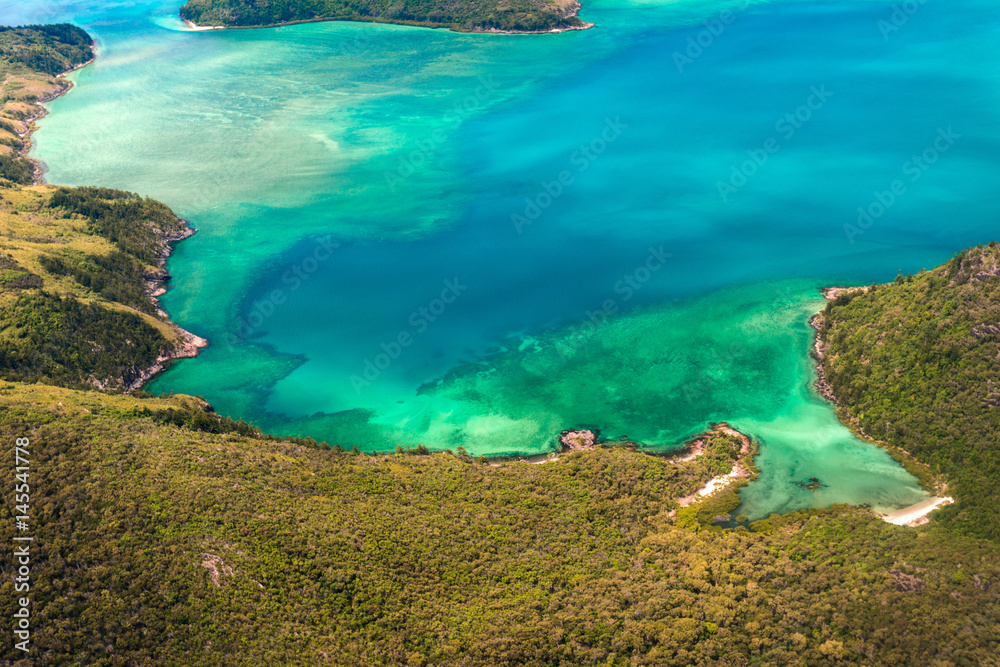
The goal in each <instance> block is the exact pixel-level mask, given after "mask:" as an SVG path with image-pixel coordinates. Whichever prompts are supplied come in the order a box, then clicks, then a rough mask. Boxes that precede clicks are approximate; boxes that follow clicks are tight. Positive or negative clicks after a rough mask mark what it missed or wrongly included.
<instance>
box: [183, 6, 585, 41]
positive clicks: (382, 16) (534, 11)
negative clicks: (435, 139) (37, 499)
mask: <svg viewBox="0 0 1000 667" xmlns="http://www.w3.org/2000/svg"><path fill="white" fill-rule="evenodd" d="M579 11H580V3H579V2H578V0H505V1H502V2H501V1H500V0H473V1H471V2H459V3H456V2H442V1H441V0H407V1H406V2H401V3H400V2H389V0H375V1H374V2H361V1H359V0H263V1H257V0H254V1H251V0H188V2H187V4H185V5H184V6H183V7H181V18H183V19H184V20H185V21H187V22H188V23H189V24H190V25H191V26H193V27H227V28H259V27H267V26H277V25H288V24H291V23H305V22H310V21H369V22H376V23H399V24H403V25H414V26H423V27H429V28H449V29H451V30H455V31H460V32H493V33H528V34H541V33H558V32H565V31H568V30H585V29H587V28H591V27H593V25H594V24H593V23H586V22H584V21H581V20H580V18H579V17H578V16H577V14H578V12H579Z"/></svg>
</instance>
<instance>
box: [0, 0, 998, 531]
mask: <svg viewBox="0 0 1000 667" xmlns="http://www.w3.org/2000/svg"><path fill="white" fill-rule="evenodd" d="M180 4H181V3H180V2H179V0H172V1H169V2H166V1H162V0H159V1H157V0H145V1H144V0H138V1H129V2H124V1H123V2H97V1H95V0H78V1H72V0H53V1H51V2H46V1H34V2H30V1H29V2H22V1H19V2H17V3H14V2H3V1H0V21H2V22H3V23H34V22H51V21H63V20H70V21H73V22H75V23H78V24H79V25H81V26H83V27H85V28H86V29H87V30H89V31H90V32H91V33H92V34H94V35H96V37H97V39H98V42H99V47H100V56H99V58H98V60H97V62H96V63H95V64H93V65H91V66H89V67H87V68H85V69H83V70H81V71H78V72H76V73H74V74H72V75H70V78H71V79H72V80H73V81H75V82H76V83H77V87H76V88H75V89H74V90H73V91H72V92H71V93H70V94H68V95H66V96H65V97H63V98H61V99H59V100H56V101H55V102H53V103H51V104H50V105H49V106H50V108H51V111H52V113H51V114H50V115H49V116H48V117H47V118H45V119H44V120H43V121H41V123H40V124H39V125H40V128H41V129H40V130H39V132H38V133H37V134H36V135H35V138H34V141H35V148H34V155H35V156H36V157H38V158H39V159H41V160H43V161H44V162H45V164H46V165H47V167H48V170H49V171H48V174H47V179H48V181H49V182H52V183H59V184H66V185H104V186H111V187H119V188H124V189H128V190H132V191H137V192H140V193H142V194H144V195H149V196H151V197H154V198H157V199H161V200H163V201H164V202H166V203H168V204H169V205H170V206H172V207H173V208H174V209H175V210H176V211H177V212H178V213H179V214H180V215H183V216H184V217H186V218H188V219H189V220H190V221H191V223H192V225H193V226H195V227H197V228H198V230H199V232H198V234H197V235H196V236H194V237H193V238H191V239H190V240H188V241H185V242H184V243H182V244H180V245H179V246H178V248H177V250H176V252H175V254H174V256H173V257H172V258H171V260H170V264H169V269H170V271H171V273H172V274H173V275H174V286H173V288H172V289H171V291H170V292H169V293H168V294H167V295H166V296H165V297H164V298H163V299H162V303H163V305H164V307H165V308H166V309H167V310H168V311H169V312H170V314H171V315H172V317H173V318H174V319H175V320H176V321H177V322H178V323H179V324H180V325H181V326H183V327H184V328H186V329H188V330H190V331H192V332H194V333H196V334H198V335H200V336H204V337H206V338H208V339H210V340H211V347H209V348H208V349H206V350H205V351H204V352H203V353H202V354H201V355H200V356H199V357H198V358H196V359H193V360H185V361H181V362H178V363H176V364H174V365H173V366H172V367H171V369H170V370H169V371H168V372H166V373H165V374H163V375H162V376H161V377H159V378H158V379H156V380H155V381H154V382H153V383H151V384H150V385H149V386H148V387H147V388H148V389H150V390H151V391H154V392H170V391H173V392H178V393H189V394H198V395H201V396H204V397H205V398H206V399H208V400H209V401H210V402H211V403H212V404H213V405H214V406H215V407H216V409H217V410H218V411H219V412H221V413H223V414H227V415H230V416H233V417H235V418H239V419H246V420H249V421H253V422H254V423H256V424H259V425H260V426H261V427H263V428H264V429H266V430H269V431H272V432H276V433H281V434H302V435H310V436H313V437H315V438H317V439H320V440H327V441H329V442H330V443H339V444H341V445H343V446H344V447H348V448H349V447H350V446H353V445H356V446H358V447H360V448H361V449H363V450H367V451H372V450H377V451H390V450H393V449H394V448H395V447H396V446H397V445H403V446H414V445H417V444H424V445H427V446H429V447H432V448H436V449H443V448H455V447H459V446H462V447H465V448H466V449H467V450H469V451H470V452H472V453H474V454H486V455H501V454H505V455H510V454H535V453H541V452H546V451H551V450H554V449H555V448H556V437H557V436H558V434H559V432H560V431H561V430H563V429H566V428H596V429H600V431H601V433H602V434H603V435H604V436H605V437H609V438H619V437H620V438H628V439H631V440H633V441H637V442H640V443H642V444H643V445H644V446H646V447H648V448H651V449H660V450H664V449H670V448H674V447H677V446H679V445H680V444H681V443H683V441H684V440H685V439H686V438H688V437H689V436H691V435H693V434H695V433H697V432H699V431H702V430H703V429H705V428H706V426H707V425H708V423H709V422H713V421H722V420H725V421H728V422H730V423H731V424H733V425H734V426H736V427H738V428H740V429H742V430H744V431H746V432H748V433H750V434H751V435H752V436H753V437H755V438H757V439H758V440H759V441H760V442H761V453H760V456H759V458H758V461H757V463H758V465H759V466H760V468H761V469H762V474H761V477H760V479H759V480H758V481H756V482H754V483H753V484H751V486H750V487H748V488H747V489H746V490H745V491H744V492H743V494H742V495H743V499H744V505H743V507H741V509H740V510H739V511H740V512H742V513H744V514H747V515H748V516H750V517H751V518H758V517H762V516H766V515H768V514H769V513H771V512H783V511H788V510H791V509H798V508H803V507H808V506H827V505H829V504H831V503H839V502H851V503H858V504H861V503H868V504H871V505H873V506H874V507H875V508H876V509H880V510H884V511H889V510H891V509H896V508H899V507H902V506H905V505H908V504H912V503H915V502H918V501H920V500H923V499H924V498H926V497H927V496H926V494H925V493H924V492H923V491H922V490H921V489H920V488H919V486H918V485H917V483H916V480H915V479H914V478H913V477H911V476H910V475H909V474H907V473H906V472H905V471H903V469H902V468H901V467H900V466H898V465H897V464H896V463H895V462H894V461H893V460H892V459H891V458H890V457H889V456H888V455H887V454H886V453H885V452H883V451H882V450H880V449H878V448H876V447H873V446H869V445H867V444H864V443H862V442H859V441H858V440H856V439H854V438H853V437H852V436H851V434H850V433H849V432H848V431H847V430H846V429H845V428H843V427H842V426H841V425H840V424H839V423H838V422H837V419H836V417H835V415H834V412H833V410H832V409H831V407H830V406H829V405H827V404H826V403H825V402H823V401H822V400H821V399H820V398H819V397H817V396H816V394H815V393H814V391H813V390H812V388H811V385H812V381H813V378H814V370H813V365H812V362H811V361H810V359H809V357H808V350H809V347H810V343H811V333H812V332H811V329H810V328H809V326H808V319H809V317H810V316H811V314H812V313H814V312H816V311H817V310H818V309H819V308H821V307H822V298H821V297H820V294H819V292H818V288H819V287H821V286H824V285H831V284H838V285H839V284H867V283H871V282H875V281H887V280H891V279H892V278H893V277H895V276H896V275H897V274H898V273H899V272H904V273H905V272H913V271H918V270H920V269H922V268H925V267H926V268H929V267H932V266H934V265H937V264H939V263H940V262H942V261H944V260H946V259H948V258H949V257H950V256H951V255H952V254H953V253H955V252H956V251H957V250H959V249H961V248H963V247H966V246H969V245H974V244H976V243H979V242H986V241H989V240H991V239H994V238H997V235H998V224H997V222H998V215H997V209H996V206H995V197H996V194H997V192H998V186H997V183H998V182H1000V54H998V52H997V49H996V45H997V44H1000V8H998V7H997V5H996V3H995V2H987V1H984V0H955V1H953V2H947V3H946V2H943V1H942V0H926V1H925V2H920V1H919V0H914V1H913V2H910V3H902V4H893V3H890V2H884V1H881V0H851V1H841V0H830V1H824V2H820V1H810V0H798V1H782V0H777V1H774V2H753V3H746V2H718V1H715V0H674V1H671V2H644V1H632V2H629V1H628V0H596V1H590V2H585V3H584V4H585V8H584V10H583V12H582V17H583V18H584V19H585V20H588V21H593V22H596V23H597V27H596V28H595V29H592V30H588V31H582V32H573V33H566V34H561V35H545V36H497V35H465V34H456V33H451V32H446V31H440V30H428V29H419V28H409V27H400V26H387V25H373V24H358V23H313V24H306V25H299V26H289V27H283V28H277V29H264V30H232V31H228V30H227V31H202V32H195V31H190V30H187V29H186V28H185V26H184V25H183V23H181V22H180V20H179V19H178V18H177V9H178V7H179V6H180ZM897 181H898V183H896V193H893V192H892V189H893V184H894V182H897ZM812 476H815V477H818V478H820V479H821V480H822V482H823V483H824V485H825V486H823V487H822V488H821V489H819V490H817V491H809V490H807V489H803V488H801V487H799V486H798V485H797V484H796V482H801V481H805V480H808V478H809V477H812Z"/></svg>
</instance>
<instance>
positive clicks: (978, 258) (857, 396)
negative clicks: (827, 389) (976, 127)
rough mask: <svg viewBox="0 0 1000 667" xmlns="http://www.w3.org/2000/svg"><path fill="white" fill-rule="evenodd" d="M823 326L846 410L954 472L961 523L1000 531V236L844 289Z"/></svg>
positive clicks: (947, 513) (829, 368)
mask: <svg viewBox="0 0 1000 667" xmlns="http://www.w3.org/2000/svg"><path fill="white" fill-rule="evenodd" d="M820 333H821V337H822V341H823V342H824V344H825V345H826V348H827V349H826V359H825V362H824V366H825V369H826V376H827V380H828V382H829V383H830V386H831V388H832V390H833V392H834V394H835V395H836V397H837V399H838V400H839V402H840V403H841V404H842V406H843V407H844V409H846V412H847V417H848V418H849V419H852V420H855V421H856V423H857V424H858V425H859V427H860V428H861V429H863V432H864V433H866V434H868V435H870V436H871V437H873V438H877V439H879V440H884V441H888V442H889V443H891V444H893V445H898V446H900V447H902V448H903V449H904V450H906V451H908V452H909V453H911V454H912V455H914V456H915V457H916V458H917V459H918V460H920V461H923V462H926V463H928V464H930V466H931V468H932V469H933V470H934V471H935V472H937V473H941V474H944V475H945V477H946V478H947V479H948V480H949V482H950V487H949V489H948V492H949V494H950V495H954V496H955V499H956V503H955V504H954V505H952V506H949V507H946V508H944V509H942V510H941V511H940V512H939V514H940V515H941V516H942V517H944V518H946V519H947V521H948V522H949V523H950V524H951V525H952V527H953V528H954V529H955V530H956V531H958V532H963V533H967V534H970V535H977V536H982V537H989V538H991V539H998V538H1000V524H998V522H997V521H996V519H995V517H996V511H997V508H1000V244H997V243H996V242H994V243H991V244H990V245H988V246H986V247H977V248H973V249H971V250H967V251H964V252H962V253H959V254H958V255H957V256H956V257H955V258H954V259H952V260H951V261H949V262H948V263H947V264H945V265H944V266H941V267H939V268H937V269H934V270H933V271H925V272H922V273H920V274H917V275H915V276H900V277H899V278H897V279H896V281H895V282H894V283H891V284H889V285H877V286H874V287H872V288H870V289H869V290H868V291H867V292H866V293H863V294H842V295H841V296H839V297H838V298H837V299H836V300H835V301H832V302H831V303H830V304H829V305H828V306H827V308H826V311H825V313H824V323H823V325H822V328H821V332H820Z"/></svg>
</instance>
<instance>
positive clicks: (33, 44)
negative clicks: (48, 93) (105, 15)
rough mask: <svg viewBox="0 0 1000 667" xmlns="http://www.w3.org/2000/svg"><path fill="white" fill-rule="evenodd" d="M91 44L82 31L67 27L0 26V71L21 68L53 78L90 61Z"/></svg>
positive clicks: (88, 37)
mask: <svg viewBox="0 0 1000 667" xmlns="http://www.w3.org/2000/svg"><path fill="white" fill-rule="evenodd" d="M93 41H94V40H92V39H91V38H90V35H88V34H87V32H86V31H85V30H83V29H82V28H78V27H77V26H75V25H70V24H68V23H60V24H56V25H29V26H22V27H17V28H13V27H10V26H0V69H2V70H3V71H10V70H12V69H16V68H18V67H24V68H27V69H30V70H34V71H37V72H44V73H45V74H48V75H50V76H55V75H56V74H61V73H62V72H65V71H66V70H70V69H73V68H74V67H76V66H78V65H81V64H83V63H85V62H87V61H88V60H90V59H91V58H92V57H93V55H94V54H93V51H92V50H91V44H92V43H93Z"/></svg>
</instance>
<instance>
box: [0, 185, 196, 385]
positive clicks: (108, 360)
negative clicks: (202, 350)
mask: <svg viewBox="0 0 1000 667" xmlns="http://www.w3.org/2000/svg"><path fill="white" fill-rule="evenodd" d="M182 229H183V222H182V221H180V220H178V219H177V217H176V216H175V215H173V213H172V212H170V210H169V209H167V208H166V207H165V206H163V205H162V204H159V203H157V202H152V201H148V200H142V199H139V198H136V197H135V196H134V195H130V194H128V193H124V192H119V191H113V190H100V189H93V188H89V189H88V188H77V189H72V188H56V187H52V186H28V187H22V186H13V185H11V186H8V187H2V186H0V264H2V267H0V377H5V378H7V379H14V380H20V381H29V382H34V381H45V382H55V383H58V384H62V385H83V384H87V383H91V382H93V381H102V382H105V383H106V386H110V387H121V386H124V385H126V384H128V382H129V381H130V380H131V379H132V378H134V377H135V376H136V374H137V373H138V372H139V371H141V370H142V369H145V368H148V367H149V366H151V365H152V364H153V363H154V362H155V361H156V359H157V357H158V356H160V355H161V354H164V353H166V352H168V351H169V350H172V349H173V348H175V347H176V346H177V345H178V344H179V339H180V332H179V329H177V327H176V326H174V325H172V324H171V323H170V322H169V321H168V320H167V319H166V318H165V317H163V316H162V315H161V314H159V313H157V312H156V310H155V308H154V306H153V304H152V302H151V301H150V300H149V298H148V296H147V295H146V292H147V286H146V281H147V278H149V277H153V276H157V275H160V274H162V269H160V268H159V266H158V257H159V256H160V254H162V252H163V241H162V239H163V238H164V237H166V236H177V235H180V234H181V232H182ZM126 341H127V342H126Z"/></svg>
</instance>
